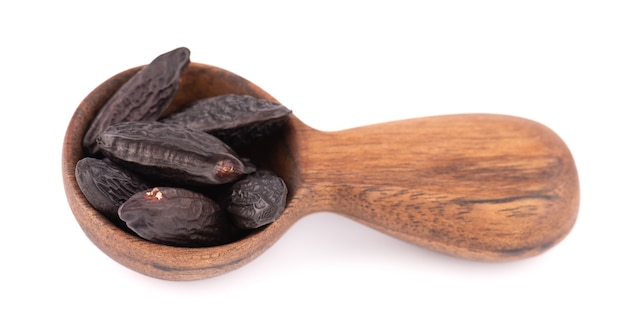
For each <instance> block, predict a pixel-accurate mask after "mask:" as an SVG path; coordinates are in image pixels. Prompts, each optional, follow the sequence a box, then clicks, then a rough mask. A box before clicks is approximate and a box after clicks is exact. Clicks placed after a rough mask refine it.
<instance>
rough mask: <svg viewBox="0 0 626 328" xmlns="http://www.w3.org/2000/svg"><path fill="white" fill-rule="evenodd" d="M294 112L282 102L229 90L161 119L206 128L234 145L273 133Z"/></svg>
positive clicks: (191, 127) (206, 130)
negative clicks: (225, 93) (226, 93)
mask: <svg viewBox="0 0 626 328" xmlns="http://www.w3.org/2000/svg"><path fill="white" fill-rule="evenodd" d="M290 115H291V110H289V109H288V108H287V107H285V106H283V105H281V104H278V103H274V102H271V101H268V100H265V99H258V98H255V97H252V96H248V95H235V94H228V95H222V96H216V97H211V98H205V99H201V100H199V101H197V102H195V103H194V104H192V105H190V106H189V107H186V108H184V109H182V110H180V111H178V112H176V113H173V114H171V115H170V116H168V117H165V118H163V119H161V121H162V122H164V123H168V124H179V125H183V126H185V127H187V128H189V129H192V130H197V131H204V132H207V133H210V134H212V135H214V136H216V137H218V138H220V139H222V140H224V141H225V142H226V143H228V144H229V145H231V146H238V145H241V144H246V143H249V142H252V141H254V140H257V139H259V138H261V137H263V136H265V135H268V134H270V133H272V132H273V131H275V130H276V129H278V128H279V127H280V126H281V125H282V124H284V123H285V122H286V121H287V119H288V118H289V116H290Z"/></svg>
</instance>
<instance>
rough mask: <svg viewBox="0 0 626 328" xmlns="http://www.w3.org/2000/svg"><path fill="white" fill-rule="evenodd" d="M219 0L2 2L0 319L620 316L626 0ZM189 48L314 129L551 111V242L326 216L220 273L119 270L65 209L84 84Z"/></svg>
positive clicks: (546, 117)
mask: <svg viewBox="0 0 626 328" xmlns="http://www.w3.org/2000/svg"><path fill="white" fill-rule="evenodd" d="M225 2H226V1H197V2H188V1H182V0H177V1H152V2H146V3H141V4H135V3H133V2H132V1H107V2H101V4H95V2H82V3H78V2H76V4H70V2H68V1H30V2H29V1H22V2H19V3H20V4H19V5H7V4H6V3H3V4H2V5H0V31H1V32H0V33H1V34H0V35H1V36H2V37H1V39H0V40H1V41H0V42H1V43H0V46H1V47H2V49H1V50H2V51H1V52H0V65H1V66H0V83H1V85H0V87H1V88H0V90H1V93H0V94H1V96H2V97H1V100H0V104H1V105H2V119H1V120H2V121H1V122H2V127H1V128H0V134H1V135H0V143H1V145H0V147H1V148H0V149H1V151H2V155H1V158H2V163H3V166H2V167H3V174H2V183H1V184H0V196H1V198H0V200H1V203H0V204H1V206H2V218H1V220H2V224H1V225H0V229H2V230H1V231H2V233H1V234H0V236H1V237H0V259H1V262H0V263H1V264H0V265H1V270H0V272H1V273H0V300H1V301H2V303H3V306H2V309H1V310H0V313H1V314H0V326H2V327H16V326H30V327H32V326H60V325H63V326H73V325H74V324H78V325H80V326H85V327H90V326H102V327H114V326H115V327H117V326H128V327H130V326H135V327H160V326H162V327H173V326H177V327H189V326H192V325H193V326H203V327H204V326H206V327H228V326H242V327H243V326H247V327H259V326H262V327H265V326H274V327H302V326H311V327H327V326H336V327H348V326H349V327H361V326H384V327H400V326H412V327H416V326H420V327H436V326H445V327H459V326H476V327H479V326H480V327H529V326H533V327H556V326H558V327H565V326H568V325H569V326H571V325H573V324H580V326H581V327H591V326H593V327H624V326H625V325H626V319H625V318H624V316H625V314H624V313H623V311H624V308H625V305H626V301H625V296H624V295H626V284H625V282H624V278H625V277H626V270H625V269H624V259H625V256H624V251H626V247H625V243H624V234H625V233H626V223H625V219H626V214H624V206H623V204H624V196H626V195H625V193H624V185H626V179H625V174H624V172H625V170H626V169H625V167H626V165H625V164H626V162H625V161H624V142H625V141H626V133H625V132H624V130H625V129H624V126H623V123H622V122H623V120H624V119H623V115H620V114H622V113H623V112H624V110H625V109H626V18H625V17H626V8H625V5H624V2H623V1H549V0H543V1H480V0H476V1H429V2H419V1H413V2H409V1H406V2H400V1H389V0H388V1H376V2H374V1H354V2H347V1H333V2H330V1H315V2H310V3H305V2H295V1H292V2H287V1H285V2H284V3H280V2H276V1H258V2H242V1H230V2H228V4H224V3H225ZM13 3H18V2H17V1H15V2H13ZM409 3H411V4H410V5H409ZM179 46H186V47H188V48H189V49H190V50H191V56H192V61H196V62H202V63H207V64H211V65H215V66H219V67H222V68H225V69H227V70H230V71H232V72H235V73H237V74H239V75H241V76H243V77H245V78H247V79H249V80H251V81H252V82H254V83H256V84H257V85H259V86H261V87H262V88H263V89H265V90H266V91H268V92H269V93H270V94H272V95H273V96H274V97H276V98H277V99H278V100H280V101H281V102H282V103H283V104H285V105H286V106H288V107H289V108H291V109H292V110H293V111H294V113H295V114H296V115H297V116H298V117H299V118H300V119H301V120H302V121H304V122H306V123H307V124H309V125H311V126H312V127H314V128H317V129H320V130H340V129H345V128H349V127H355V126H361V125H366V124H372V123H379V122H385V121H393V120H399V119H404V118H413V117H421V116H430V115H441V114H452V113H469V112H486V113H501V114H510V115H516V116H522V117H526V118H529V119H533V120H536V121H538V122H541V123H543V124H545V125H547V126H549V127H550V128H552V129H553V130H554V131H555V132H556V133H557V134H559V135H560V136H561V137H562V139H563V140H564V141H565V142H566V143H567V144H568V146H569V147H570V150H571V151H572V153H573V155H574V157H575V159H576V162H577V166H578V170H579V175H580V182H581V192H582V194H581V207H580V212H579V217H578V221H577V223H576V226H575V227H574V229H573V230H572V232H571V233H570V235H569V236H568V237H567V238H566V239H565V240H563V242H561V243H560V244H558V245H557V246H556V247H554V248H553V249H551V250H550V251H548V252H547V253H544V254H543V255H540V256H538V257H534V258H531V259H527V260H522V261H517V262H510V263H501V264H493V263H476V262H471V261H465V260H459V259H455V258H451V257H447V256H443V255H440V254H436V253H433V252H430V251H427V250H423V249H420V248H418V247H415V246H412V245H408V244H406V243H403V242H400V241H397V240H395V239H392V238H390V237H387V236H385V235H383V234H381V233H379V232H377V231H373V230H371V229H369V228H366V227H363V226H361V225H359V224H357V223H355V222H353V221H351V220H349V219H346V218H344V217H341V216H338V215H335V214H332V213H319V214H314V215H310V216H307V217H304V218H303V219H302V220H300V221H299V222H298V223H297V224H295V225H294V226H293V228H292V229H290V230H289V231H288V232H287V233H286V234H285V235H284V236H283V237H282V238H281V239H280V240H279V241H278V242H277V243H276V244H275V245H273V246H272V247H271V248H270V249H269V250H268V251H267V252H265V253H264V254H262V255H261V256H260V257H259V258H257V259H256V260H254V261H253V262H251V263H249V264H247V265H245V266H244V267H242V268H241V269H238V270H235V271H232V272H230V273H227V274H225V275H222V276H219V277H215V278H211V279H205V280H201V281H195V282H170V281H162V280H157V279H153V278H149V277H146V276H143V275H141V274H139V273H136V272H134V271H131V270H129V269H127V268H125V267H123V266H121V265H119V264H118V263H117V262H115V261H113V260H111V259H110V258H108V257H107V256H106V255H105V254H104V253H102V252H101V251H100V250H98V249H97V248H96V247H95V246H94V245H93V244H92V243H91V242H90V241H89V240H88V239H87V237H86V236H85V235H84V234H83V232H82V230H81V229H80V228H79V226H78V224H77V223H76V221H75V219H74V217H73V215H72V213H71V211H70V209H69V206H68V205H67V202H66V198H65V195H64V191H63V186H62V181H61V146H62V140H63V135H64V133H65V128H66V126H67V124H68V122H69V120H70V118H71V116H72V114H73V111H74V110H75V108H76V107H77V106H78V104H79V103H80V101H81V100H82V99H83V98H84V97H85V96H86V95H87V94H88V93H89V92H90V91H91V90H92V89H93V88H95V87H96V86H97V85H99V84H100V83H101V82H103V81H104V80H105V79H107V78H109V77H110V76H112V75H114V74H116V73H118V72H120V71H122V70H125V69H127V68H130V67H134V66H137V65H143V64H146V63H148V62H150V61H151V60H152V59H153V58H154V57H156V56H157V55H159V54H161V53H163V52H165V51H168V50H171V49H173V48H175V47H179ZM9 323H10V324H9ZM577 326H578V325H577Z"/></svg>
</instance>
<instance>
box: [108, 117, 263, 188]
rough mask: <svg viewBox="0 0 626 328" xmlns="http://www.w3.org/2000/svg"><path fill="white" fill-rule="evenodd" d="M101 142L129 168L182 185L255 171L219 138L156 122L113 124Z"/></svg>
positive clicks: (228, 178) (223, 180)
mask: <svg viewBox="0 0 626 328" xmlns="http://www.w3.org/2000/svg"><path fill="white" fill-rule="evenodd" d="M98 145H99V147H100V149H101V151H102V152H103V153H104V154H105V155H106V156H108V157H110V158H111V159H113V160H115V161H118V162H120V163H124V165H125V166H126V167H129V168H131V169H134V170H137V171H140V172H141V173H142V174H146V175H150V176H152V177H154V178H157V179H161V178H162V179H165V180H167V181H173V182H176V183H179V184H181V185H183V186H184V185H185V184H190V185H203V184H223V183H228V182H232V181H235V180H237V179H239V178H240V177H241V176H242V175H244V174H248V173H252V172H254V170H255V167H254V166H253V165H251V164H249V163H246V162H244V161H243V160H241V159H240V158H239V157H238V156H237V154H236V153H235V151H233V150H232V149H231V148H230V147H229V146H228V145H226V144H225V143H223V142H222V141H221V140H219V139H217V138H216V137H213V136H211V135H209V134H207V133H204V132H199V131H193V130H189V129H187V128H185V127H182V126H178V125H173V124H165V123H160V122H156V121H154V122H124V123H119V124H116V125H113V126H111V127H109V128H107V129H106V130H105V131H104V132H103V133H102V134H101V135H100V137H99V138H98Z"/></svg>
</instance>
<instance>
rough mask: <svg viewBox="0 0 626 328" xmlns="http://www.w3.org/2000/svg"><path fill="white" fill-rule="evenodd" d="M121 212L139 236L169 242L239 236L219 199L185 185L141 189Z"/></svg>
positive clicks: (209, 242) (202, 242)
mask: <svg viewBox="0 0 626 328" xmlns="http://www.w3.org/2000/svg"><path fill="white" fill-rule="evenodd" d="M118 214H119V217H120V218H121V219H122V220H123V221H124V222H126V224H127V225H128V227H129V228H130V229H131V230H132V231H134V232H135V233H136V234H137V235H138V236H140V237H142V238H144V239H146V240H149V241H152V242H156V243H160V244H165V245H171V246H181V247H204V246H215V245H219V244H224V243H227V242H230V241H232V239H233V238H234V236H235V229H234V227H233V226H232V225H231V224H230V222H229V221H228V218H227V216H226V215H225V213H224V211H223V210H222V209H221V208H220V206H219V205H218V204H217V203H216V202H215V201H213V200H211V199H210V198H208V197H206V196H204V195H202V194H200V193H196V192H193V191H190V190H186V189H181V188H172V187H157V188H153V189H150V190H145V191H142V192H139V193H137V194H135V195H133V196H131V197H130V198H129V199H128V200H127V201H126V202H125V203H124V204H122V206H120V208H119V210H118Z"/></svg>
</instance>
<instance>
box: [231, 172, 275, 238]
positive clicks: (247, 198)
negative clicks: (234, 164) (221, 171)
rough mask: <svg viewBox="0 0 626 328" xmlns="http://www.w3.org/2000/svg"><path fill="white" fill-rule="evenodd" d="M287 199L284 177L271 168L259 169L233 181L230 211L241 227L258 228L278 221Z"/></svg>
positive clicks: (235, 221) (236, 223)
mask: <svg viewBox="0 0 626 328" xmlns="http://www.w3.org/2000/svg"><path fill="white" fill-rule="evenodd" d="M286 200H287V185H286V184H285V182H284V181H283V179H281V178H280V177H278V176H277V175H276V174H274V173H273V172H271V171H267V170H259V171H257V172H255V173H253V174H250V175H247V176H246V177H244V178H242V179H241V180H239V181H237V182H236V183H234V184H233V186H232V187H231V190H230V194H229V198H228V199H227V200H226V203H227V205H226V211H227V212H228V213H230V215H231V218H232V219H233V221H234V223H235V225H237V226H238V227H240V228H244V229H254V228H258V227H261V226H264V225H266V224H268V223H271V222H274V221H276V219H278V217H279V216H280V214H281V213H282V212H283V210H284V209H285V203H286Z"/></svg>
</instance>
